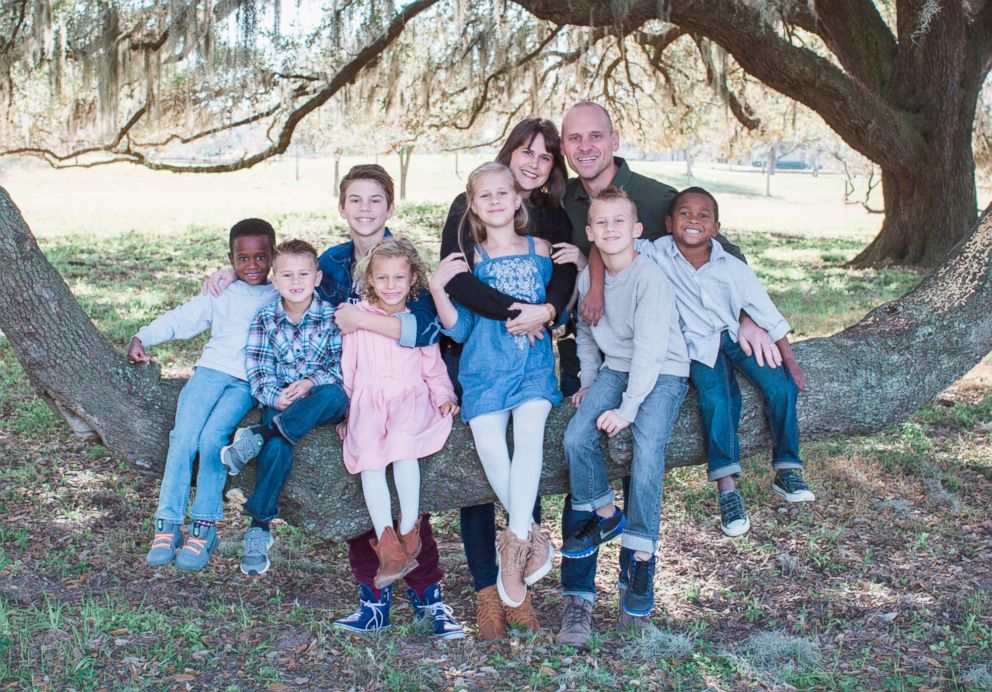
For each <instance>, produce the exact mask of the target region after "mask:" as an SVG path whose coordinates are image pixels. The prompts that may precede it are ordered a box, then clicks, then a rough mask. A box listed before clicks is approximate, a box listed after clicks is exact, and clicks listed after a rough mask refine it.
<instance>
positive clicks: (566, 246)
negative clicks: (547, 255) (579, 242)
mask: <svg viewBox="0 0 992 692" xmlns="http://www.w3.org/2000/svg"><path fill="white" fill-rule="evenodd" d="M551 247H553V248H554V249H555V251H554V252H553V253H551V259H552V260H554V263H555V264H569V263H572V264H574V265H575V266H576V267H577V268H578V270H579V271H582V270H583V269H585V268H586V265H587V264H589V260H587V259H586V256H585V255H583V254H582V250H580V249H579V248H578V247H577V246H575V245H572V244H571V243H555V244H554V245H552V246H551Z"/></svg>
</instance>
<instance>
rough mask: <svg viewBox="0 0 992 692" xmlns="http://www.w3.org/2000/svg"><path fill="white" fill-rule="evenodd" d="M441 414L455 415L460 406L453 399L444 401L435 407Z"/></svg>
mask: <svg viewBox="0 0 992 692" xmlns="http://www.w3.org/2000/svg"><path fill="white" fill-rule="evenodd" d="M437 409H438V411H440V412H441V415H442V416H457V415H458V412H459V411H461V408H460V407H459V406H458V404H456V403H455V402H454V401H446V402H444V403H443V404H441V405H440V406H438V407H437Z"/></svg>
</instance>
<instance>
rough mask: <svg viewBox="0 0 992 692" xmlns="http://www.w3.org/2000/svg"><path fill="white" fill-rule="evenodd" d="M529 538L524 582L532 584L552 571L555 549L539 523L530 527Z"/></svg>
mask: <svg viewBox="0 0 992 692" xmlns="http://www.w3.org/2000/svg"><path fill="white" fill-rule="evenodd" d="M527 538H528V543H530V554H529V555H528V556H527V564H526V565H524V583H525V584H527V585H528V586H530V585H532V584H536V583H537V582H538V580H540V579H541V578H543V577H544V576H545V575H546V574H547V573H548V572H550V571H551V558H552V556H553V555H554V550H555V549H554V546H552V545H551V539H550V538H548V535H547V534H546V533H544V530H543V529H542V528H541V527H540V526H539V525H538V524H534V525H532V526H531V527H530V534H529V535H528V537H527ZM521 607H523V606H521Z"/></svg>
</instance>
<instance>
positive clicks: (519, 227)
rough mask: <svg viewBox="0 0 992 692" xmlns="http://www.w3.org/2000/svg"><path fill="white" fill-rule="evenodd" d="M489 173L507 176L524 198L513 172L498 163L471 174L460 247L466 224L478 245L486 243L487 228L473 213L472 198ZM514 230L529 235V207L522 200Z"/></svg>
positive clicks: (491, 163)
mask: <svg viewBox="0 0 992 692" xmlns="http://www.w3.org/2000/svg"><path fill="white" fill-rule="evenodd" d="M489 173H499V174H500V175H503V176H505V177H506V179H507V180H509V181H510V185H511V186H512V187H513V190H514V192H516V193H517V196H518V197H522V196H523V191H522V190H521V189H520V185H518V184H517V179H516V178H515V177H514V176H513V171H511V170H510V169H509V168H508V167H506V166H504V165H503V164H501V163H499V162H497V161H490V162H489V163H484V164H482V165H481V166H479V167H478V168H476V169H475V170H474V171H472V172H471V173H469V175H468V183H467V184H466V185H465V195H466V196H467V197H468V200H467V202H468V206H466V207H465V215H464V216H462V220H461V222H460V223H459V233H458V240H459V245H460V244H461V237H462V233H461V229H462V228H464V226H465V224H466V223H467V224H468V225H469V228H470V229H471V231H472V239H473V240H474V241H475V242H476V243H484V242H486V226H485V224H483V223H482V219H480V218H479V216H478V214H476V213H475V212H474V211H472V198H473V197H474V196H475V188H476V185H477V184H478V181H479V178H480V177H482V176H483V175H487V174H489ZM513 228H514V230H515V231H516V232H517V235H521V236H523V235H527V207H526V206H525V205H524V203H523V201H522V200H521V202H520V206H519V207H518V208H517V211H516V213H515V214H514V215H513ZM459 249H460V250H461V251H462V254H465V248H459ZM466 257H467V255H466Z"/></svg>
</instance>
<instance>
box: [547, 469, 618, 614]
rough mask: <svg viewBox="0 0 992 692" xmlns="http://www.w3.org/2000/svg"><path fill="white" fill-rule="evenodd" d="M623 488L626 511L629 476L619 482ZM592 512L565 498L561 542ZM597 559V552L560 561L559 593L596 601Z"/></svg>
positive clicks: (588, 517) (576, 529)
mask: <svg viewBox="0 0 992 692" xmlns="http://www.w3.org/2000/svg"><path fill="white" fill-rule="evenodd" d="M621 485H622V486H623V509H624V511H627V498H628V497H629V496H630V476H624V477H623V480H622V481H621ZM593 514H594V513H593V512H583V511H581V510H578V509H573V507H572V496H571V495H566V496H565V506H564V508H563V509H562V513H561V537H562V540H564V539H565V538H567V537H568V536H571V535H572V534H573V533H575V532H576V531H578V530H579V528H580V527H581V526H582V525H583V524H584V523H586V522H587V521H589V520H590V519H592V518H593ZM620 557H621V562H620V565H621V567H622V566H623V557H624V554H623V551H621V555H620ZM598 559H599V551H598V550H597V551H596V552H595V553H593V554H592V555H590V556H589V557H580V558H578V559H577V560H576V559H571V558H566V559H564V560H562V561H561V593H562V595H563V596H581V597H582V598H584V599H586V600H587V601H595V600H596V561H597V560H598Z"/></svg>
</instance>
